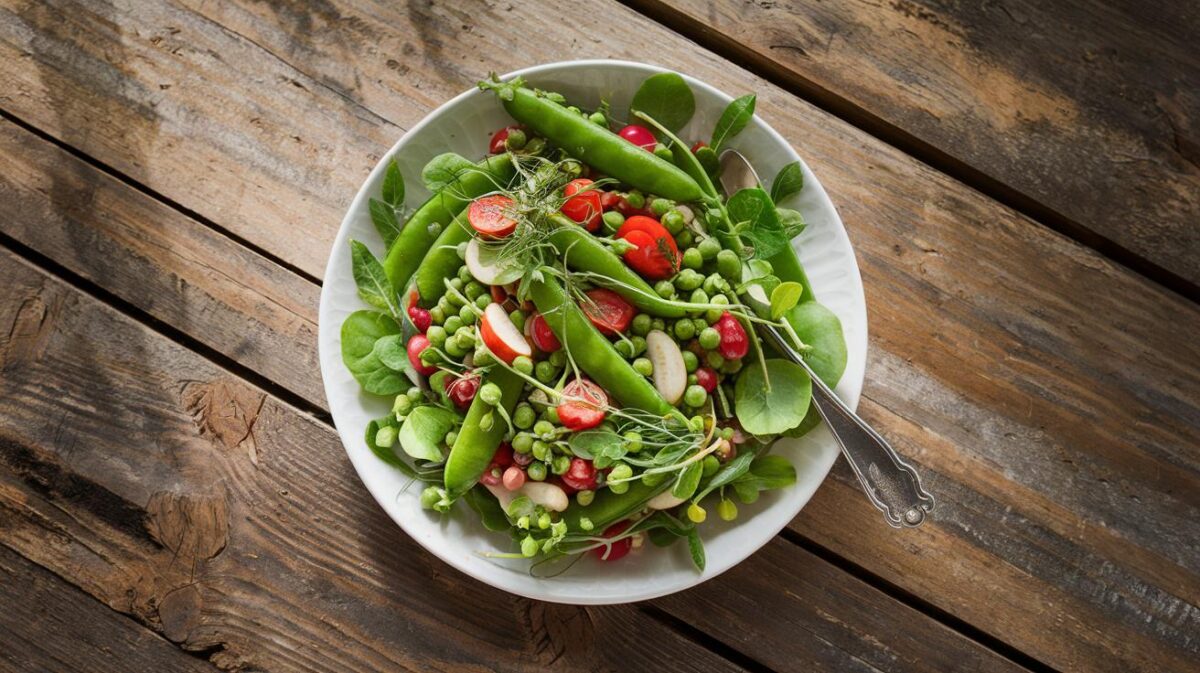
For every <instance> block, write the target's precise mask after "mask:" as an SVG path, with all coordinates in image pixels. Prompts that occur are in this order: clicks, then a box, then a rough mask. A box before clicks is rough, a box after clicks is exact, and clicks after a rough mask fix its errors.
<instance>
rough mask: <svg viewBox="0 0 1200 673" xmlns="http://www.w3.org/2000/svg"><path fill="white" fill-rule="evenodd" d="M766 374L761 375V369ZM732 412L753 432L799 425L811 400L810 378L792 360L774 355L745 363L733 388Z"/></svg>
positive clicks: (772, 432)
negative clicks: (770, 357) (754, 362)
mask: <svg viewBox="0 0 1200 673" xmlns="http://www.w3.org/2000/svg"><path fill="white" fill-rule="evenodd" d="M764 368H765V369H766V372H767V376H766V377H765V378H764V376H763V369H764ZM733 399H734V404H733V407H734V413H735V414H736V415H737V419H738V422H739V423H741V425H742V429H743V430H745V431H746V432H749V433H750V434H753V435H777V434H779V433H781V432H783V431H785V430H788V429H791V428H794V427H796V426H797V425H800V422H801V421H803V420H804V414H806V413H807V412H808V404H809V402H810V401H811V399H812V380H811V379H809V378H808V373H807V372H805V371H804V369H803V368H802V367H801V366H800V365H798V364H795V363H793V362H789V361H787V360H781V359H777V358H773V359H769V360H765V361H764V362H763V366H762V367H758V366H753V365H750V366H747V367H745V368H743V369H742V373H741V374H739V375H738V379H737V382H736V383H735V384H734V387H733Z"/></svg>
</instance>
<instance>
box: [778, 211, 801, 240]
mask: <svg viewBox="0 0 1200 673" xmlns="http://www.w3.org/2000/svg"><path fill="white" fill-rule="evenodd" d="M775 213H776V214H777V215H778V216H779V223H780V224H781V225H783V235H784V236H787V238H788V240H789V241H790V240H792V239H793V238H796V237H797V236H799V235H800V232H802V231H804V228H805V227H807V226H808V223H806V222H805V221H804V216H803V215H801V214H800V212H799V211H795V210H792V209H791V208H776V209H775Z"/></svg>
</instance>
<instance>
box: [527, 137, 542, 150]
mask: <svg viewBox="0 0 1200 673" xmlns="http://www.w3.org/2000/svg"><path fill="white" fill-rule="evenodd" d="M544 149H546V139H545V138H538V137H537V136H534V137H532V138H530V139H529V140H528V142H526V143H525V153H526V154H541V153H542V150H544Z"/></svg>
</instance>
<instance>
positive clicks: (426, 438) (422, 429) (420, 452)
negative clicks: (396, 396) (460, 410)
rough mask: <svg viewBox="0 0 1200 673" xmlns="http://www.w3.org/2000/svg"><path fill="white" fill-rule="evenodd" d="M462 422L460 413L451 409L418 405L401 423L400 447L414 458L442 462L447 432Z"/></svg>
mask: <svg viewBox="0 0 1200 673" xmlns="http://www.w3.org/2000/svg"><path fill="white" fill-rule="evenodd" d="M460 422H461V421H460V419H459V418H458V414H456V413H454V412H453V411H450V410H449V409H443V408H442V407H435V406H432V405H426V406H423V407H417V408H416V409H413V410H412V412H411V413H409V414H408V416H407V417H405V419H404V423H402V424H401V425H400V448H402V449H404V452H405V453H407V454H408V455H410V456H412V457H413V458H420V459H421V460H428V461H429V462H431V463H440V462H442V461H443V460H444V459H445V457H444V456H443V455H442V449H441V446H442V443H443V440H444V439H445V438H446V433H447V432H450V431H451V430H453V429H454V428H456V427H458V424H459V423H460Z"/></svg>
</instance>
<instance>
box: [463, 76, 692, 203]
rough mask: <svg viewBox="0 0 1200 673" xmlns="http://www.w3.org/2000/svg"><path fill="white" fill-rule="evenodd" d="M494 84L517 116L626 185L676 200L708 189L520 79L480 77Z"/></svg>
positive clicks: (486, 85) (686, 199)
mask: <svg viewBox="0 0 1200 673" xmlns="http://www.w3.org/2000/svg"><path fill="white" fill-rule="evenodd" d="M479 87H480V88H481V89H493V90H495V91H496V94H497V95H498V96H499V98H500V101H501V103H502V104H503V105H504V109H505V110H507V111H508V114H510V115H512V117H513V119H516V120H517V121H519V122H521V123H522V124H525V125H526V126H528V127H529V128H531V129H533V130H534V131H535V132H537V133H538V134H539V135H542V136H545V137H546V138H548V139H549V140H550V141H551V142H553V143H554V144H556V145H558V146H559V147H561V148H562V149H563V150H565V151H566V152H567V154H570V155H571V156H573V157H575V158H576V159H579V160H580V161H582V162H584V163H586V164H587V165H589V166H591V167H592V168H595V169H596V170H598V171H600V172H601V173H604V174H605V175H611V176H612V177H614V178H616V179H618V180H620V181H621V182H624V183H625V184H628V185H631V186H633V187H636V188H638V189H640V190H642V191H645V192H649V193H651V194H657V195H659V196H663V197H666V198H668V199H671V200H673V201H680V202H685V203H687V202H692V201H698V200H700V198H701V197H703V196H704V194H703V193H702V192H701V191H700V186H699V185H697V184H696V181H695V180H693V179H692V178H691V176H689V175H688V174H687V173H685V172H683V171H682V170H680V169H679V168H678V167H676V166H675V165H674V164H672V163H670V162H668V161H664V160H663V159H660V158H658V157H657V156H655V155H654V154H653V153H651V152H647V151H646V150H644V149H642V148H641V147H638V146H637V145H634V144H633V143H631V142H629V141H627V140H625V139H624V138H622V137H620V136H618V135H617V134H615V133H613V132H612V131H609V130H608V129H607V128H604V127H601V126H600V125H598V124H594V123H592V122H590V121H588V120H587V119H585V118H583V117H582V116H581V115H579V114H578V113H576V112H571V111H570V110H568V109H567V108H565V107H563V106H562V105H559V104H558V103H555V102H554V101H552V100H549V99H548V98H546V97H544V96H541V95H539V94H538V93H537V92H535V91H533V90H532V89H528V88H526V87H524V86H522V82H521V81H520V80H519V79H518V80H514V81H512V82H506V83H500V82H480V83H479Z"/></svg>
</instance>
